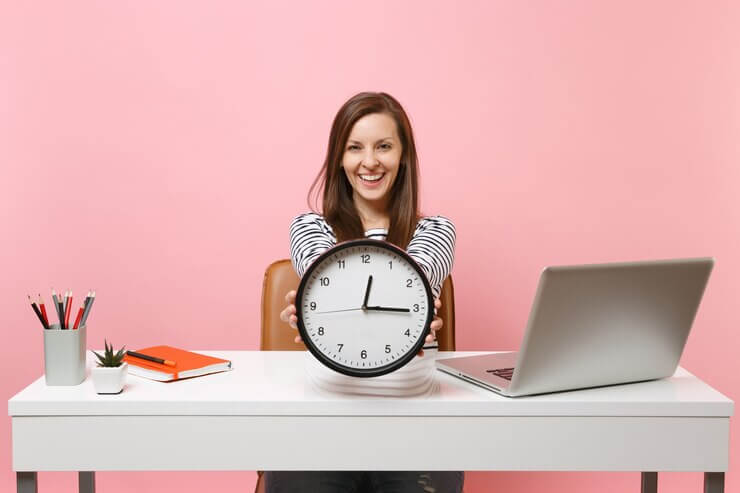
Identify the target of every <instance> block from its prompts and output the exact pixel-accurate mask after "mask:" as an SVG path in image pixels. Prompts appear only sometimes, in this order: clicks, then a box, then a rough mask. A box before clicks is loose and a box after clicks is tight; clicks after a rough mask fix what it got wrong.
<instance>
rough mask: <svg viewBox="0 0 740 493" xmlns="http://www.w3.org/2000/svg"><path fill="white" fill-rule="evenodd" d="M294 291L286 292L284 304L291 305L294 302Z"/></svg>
mask: <svg viewBox="0 0 740 493" xmlns="http://www.w3.org/2000/svg"><path fill="white" fill-rule="evenodd" d="M295 295H296V292H295V289H292V290H290V291H288V294H286V295H285V302H286V303H293V302H294V301H295Z"/></svg>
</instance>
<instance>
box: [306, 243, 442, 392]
mask: <svg viewBox="0 0 740 493" xmlns="http://www.w3.org/2000/svg"><path fill="white" fill-rule="evenodd" d="M356 246H374V247H380V248H384V249H386V250H390V251H392V252H393V253H395V254H397V255H399V256H401V257H403V258H404V260H406V261H407V262H408V263H409V265H411V266H412V267H413V268H414V270H416V272H417V273H418V274H419V277H420V278H421V281H422V284H423V285H424V290H425V292H426V295H427V304H428V306H429V313H428V314H427V320H426V323H425V324H424V330H423V331H422V334H421V337H420V338H419V340H418V341H417V342H416V343H415V344H414V346H413V347H412V348H411V350H409V352H408V353H407V354H406V355H404V356H403V357H401V358H400V359H398V360H396V361H393V362H392V363H389V364H388V365H384V366H381V367H379V368H373V369H367V370H363V369H360V368H351V367H348V366H344V365H341V364H339V363H337V362H336V361H334V360H332V359H330V358H329V357H327V356H325V355H324V353H322V352H321V351H320V350H319V349H318V348H317V347H316V346H315V345H314V343H313V341H312V340H311V338H310V337H309V336H308V331H307V330H306V327H305V325H304V323H303V316H302V314H301V312H302V310H299V309H298V308H299V306H300V304H301V300H302V299H303V292H304V290H305V287H306V284H307V283H308V280H309V279H310V278H311V274H312V273H313V271H315V270H316V268H317V267H318V266H319V265H321V263H322V262H323V261H324V260H325V259H326V258H327V257H330V256H332V255H335V254H336V253H337V252H340V251H342V250H345V249H347V248H352V247H356ZM295 305H296V317H297V318H298V323H297V325H298V332H299V334H300V335H301V339H303V343H304V344H305V345H306V348H307V349H308V350H309V351H310V352H311V354H313V355H314V357H316V359H318V360H319V361H321V362H322V363H323V364H325V365H326V366H328V367H329V368H331V369H332V370H335V371H337V372H339V373H342V374H344V375H349V376H351V377H362V378H367V377H379V376H381V375H385V374H388V373H391V372H393V371H396V370H398V369H400V368H402V367H404V366H405V365H406V364H408V363H409V362H410V361H411V360H412V359H414V358H415V357H416V354H417V353H418V352H419V350H420V349H421V348H422V347H424V342H425V340H426V337H427V335H429V331H430V330H431V324H432V320H434V296H433V294H432V288H431V286H430V285H429V280H428V279H427V276H426V274H424V271H423V270H422V269H421V267H420V266H419V264H418V263H417V262H416V261H415V260H414V259H413V258H411V256H410V255H409V254H408V253H407V252H406V251H405V250H403V249H401V248H399V247H398V246H396V245H394V244H393V243H388V242H387V241H382V240H374V239H371V238H363V239H357V240H348V241H343V242H342V243H339V244H337V245H334V246H333V247H331V248H330V249H328V250H327V251H325V252H324V253H322V254H321V255H319V257H318V258H317V259H316V260H314V261H313V262H312V263H311V265H310V266H309V267H308V269H307V270H306V272H304V273H303V277H301V281H300V283H299V284H298V291H297V292H296V298H295Z"/></svg>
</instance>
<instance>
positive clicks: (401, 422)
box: [8, 351, 733, 493]
mask: <svg viewBox="0 0 740 493" xmlns="http://www.w3.org/2000/svg"><path fill="white" fill-rule="evenodd" d="M207 353H208V354H212V355H214V356H220V357H222V358H227V359H230V360H231V361H232V362H233V366H234V370H233V371H231V372H226V373H220V374H214V375H209V376H204V377H199V378H194V379H190V380H183V381H180V382H173V383H161V382H155V381H151V380H146V379H143V378H139V377H135V376H132V375H129V377H128V384H127V387H126V388H125V390H124V392H123V393H122V394H120V395H114V396H102V395H97V394H95V392H94V390H93V387H92V382H91V380H90V379H89V378H88V379H87V380H86V381H85V382H84V383H82V384H80V385H78V386H74V387H47V386H46V385H45V384H44V379H43V377H42V378H40V379H39V380H37V381H35V382H34V383H32V384H31V385H29V386H28V387H26V388H25V389H23V390H22V391H21V392H19V393H18V394H17V395H15V396H14V397H13V398H11V399H10V400H9V401H8V411H9V414H10V416H11V417H12V427H13V470H15V471H16V472H17V480H18V491H19V492H23V493H25V492H35V491H36V490H37V473H36V471H82V472H80V491H84V492H92V491H94V489H95V476H94V472H92V471H113V470H430V469H431V470H467V471H471V470H489V471H490V470H509V471H643V476H642V478H643V487H642V489H643V491H646V492H647V491H650V492H655V491H656V484H657V472H658V471H703V472H705V488H707V489H706V490H705V491H708V492H712V493H718V492H722V491H723V489H724V472H725V471H727V468H728V456H729V418H730V416H731V415H732V412H733V402H732V401H731V400H729V399H728V398H727V397H725V396H723V395H722V394H720V393H719V392H717V391H715V390H714V389H712V388H711V387H709V386H708V385H706V384H705V383H703V382H702V381H701V380H699V379H697V378H696V377H694V376H693V375H691V374H690V373H688V372H686V371H685V370H683V369H680V368H679V370H678V371H677V372H676V374H675V375H674V376H673V377H672V378H669V379H664V380H658V381H652V382H645V383H639V384H631V385H622V386H614V387H606V388H599V389H589V390H582V391H577V392H565V393H558V394H550V395H542V396H535V397H523V398H516V399H511V398H506V397H501V396H498V395H496V394H494V393H491V392H488V391H486V390H483V389H481V388H478V387H475V386H472V385H470V384H467V383H465V382H463V381H461V380H458V379H456V378H454V377H451V376H449V375H447V374H443V373H441V372H439V371H438V372H437V376H438V379H439V388H438V389H437V390H436V391H435V393H434V394H433V395H432V396H427V397H418V398H382V397H349V396H336V395H326V394H323V393H321V392H319V391H316V390H314V389H313V388H312V387H311V385H310V384H308V383H307V382H306V380H305V377H304V358H305V353H303V352H259V351H223V352H220V351H207ZM453 354H458V355H466V354H474V353H440V355H439V357H440V358H442V357H448V356H451V355H453ZM91 364H92V361H91V360H89V361H88V366H90V365H91ZM430 430H434V432H433V433H430V432H429V431H430ZM111 436H114V437H115V438H116V441H117V443H118V447H116V448H115V449H112V448H110V447H102V448H101V447H100V446H99V443H100V439H101V437H111ZM148 443H160V444H165V449H164V450H162V449H160V448H158V447H152V446H149V445H146V444H148Z"/></svg>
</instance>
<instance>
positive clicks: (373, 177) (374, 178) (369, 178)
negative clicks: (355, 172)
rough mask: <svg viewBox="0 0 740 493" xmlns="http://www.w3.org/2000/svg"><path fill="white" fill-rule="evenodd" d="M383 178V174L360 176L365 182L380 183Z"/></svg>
mask: <svg viewBox="0 0 740 493" xmlns="http://www.w3.org/2000/svg"><path fill="white" fill-rule="evenodd" d="M381 178H383V174H380V175H360V179H361V180H363V181H378V180H380V179H381Z"/></svg>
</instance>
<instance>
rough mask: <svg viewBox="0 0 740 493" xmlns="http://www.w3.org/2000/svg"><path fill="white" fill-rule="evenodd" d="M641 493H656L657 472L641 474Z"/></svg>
mask: <svg viewBox="0 0 740 493" xmlns="http://www.w3.org/2000/svg"><path fill="white" fill-rule="evenodd" d="M640 491H641V492H642V493H658V473H657V472H643V473H642V486H641V488H640Z"/></svg>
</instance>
